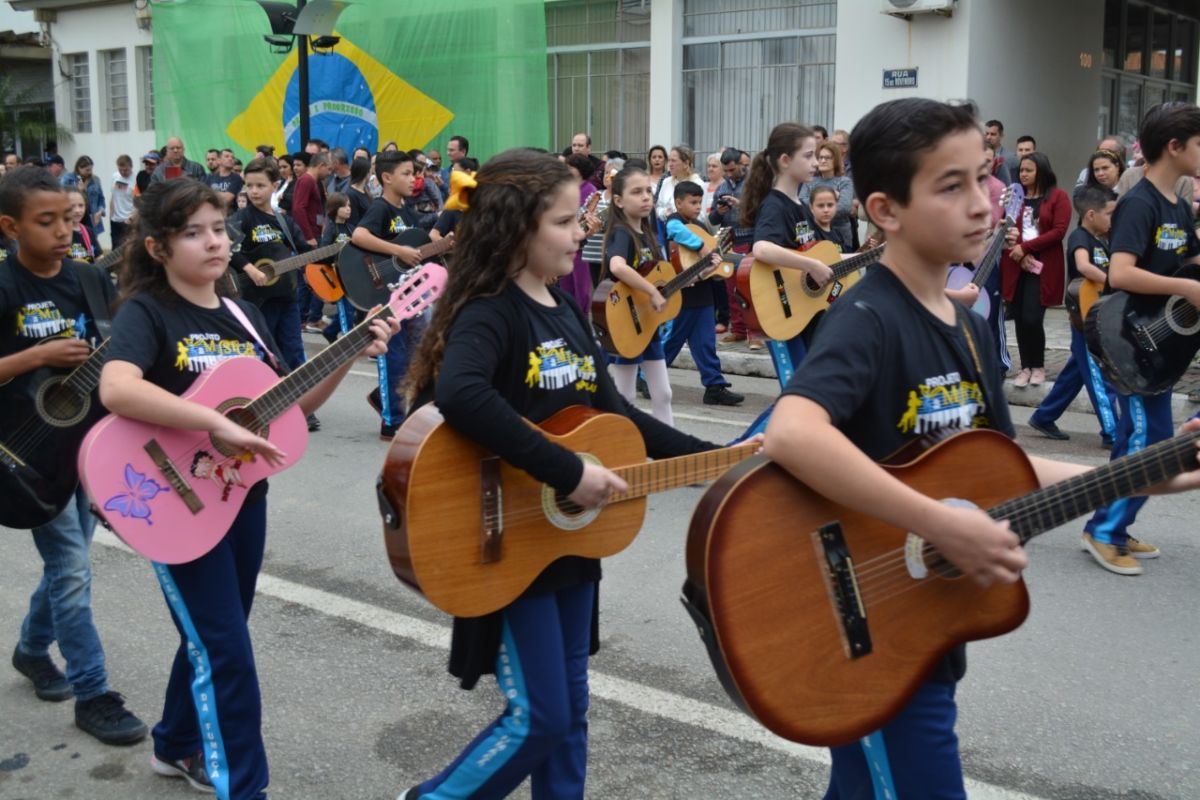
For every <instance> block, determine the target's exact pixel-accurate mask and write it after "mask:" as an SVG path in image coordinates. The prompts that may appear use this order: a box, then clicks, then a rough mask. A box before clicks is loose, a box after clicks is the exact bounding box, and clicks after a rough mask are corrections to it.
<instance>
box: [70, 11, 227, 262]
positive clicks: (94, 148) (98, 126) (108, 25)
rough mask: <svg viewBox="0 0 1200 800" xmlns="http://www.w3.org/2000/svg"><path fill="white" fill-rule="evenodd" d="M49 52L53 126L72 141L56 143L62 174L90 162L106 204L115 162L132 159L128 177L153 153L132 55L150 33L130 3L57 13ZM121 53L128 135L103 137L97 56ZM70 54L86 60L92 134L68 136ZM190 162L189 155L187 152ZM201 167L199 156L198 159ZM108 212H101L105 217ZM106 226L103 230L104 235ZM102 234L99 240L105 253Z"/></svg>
mask: <svg viewBox="0 0 1200 800" xmlns="http://www.w3.org/2000/svg"><path fill="white" fill-rule="evenodd" d="M50 35H51V38H52V46H53V52H54V56H53V67H54V90H55V91H54V98H55V99H54V105H55V113H56V116H57V117H58V121H59V123H60V124H61V125H62V126H63V127H65V128H67V129H69V130H72V135H73V136H74V140H73V141H70V142H59V146H58V152H59V154H60V155H62V157H63V160H64V161H65V162H66V166H67V169H68V170H70V169H72V168H73V167H74V166H75V160H76V159H77V158H78V157H79V156H82V155H87V156H90V157H91V159H92V161H93V162H95V165H96V166H95V173H96V175H98V176H100V180H101V182H102V184H103V186H104V195H105V198H106V199H107V198H108V197H109V196H110V195H111V190H112V174H113V173H114V172H116V169H117V167H116V161H117V156H119V155H122V154H125V155H128V156H129V157H130V158H132V159H133V162H134V171H137V170H138V169H140V168H141V165H140V161H139V159H140V158H141V156H142V155H144V154H145V153H146V152H148V151H149V150H151V149H154V148H155V147H156V137H155V134H154V129H153V125H152V124H151V121H150V120H146V119H143V118H142V95H141V92H142V87H141V86H140V85H139V83H140V82H139V80H138V59H137V50H136V49H135V48H137V47H139V46H150V45H152V44H153V38H152V36H151V33H150V31H148V30H142V29H140V28H139V27H138V26H137V20H136V18H135V17H134V11H133V3H132V2H129V3H120V4H116V5H104V6H94V7H88V8H77V9H71V10H70V11H59V12H58V14H57V20H56V21H55V22H54V23H53V24H52V25H51V26H50ZM117 49H124V50H125V59H126V61H125V63H126V80H127V82H128V92H129V105H130V109H129V115H130V116H129V130H128V131H108V130H106V128H107V124H106V121H107V114H106V111H107V109H106V107H105V105H104V99H105V96H106V95H105V87H104V83H103V81H104V74H103V70H102V69H101V62H100V56H99V51H101V50H117ZM71 53H87V54H88V78H89V80H90V82H91V92H90V95H91V111H92V114H91V116H92V130H91V132H90V133H80V132H78V131H75V130H73V125H74V120H73V115H72V113H71V82H70V78H69V74H68V72H67V64H66V59H65V58H63V56H65V55H67V54H71ZM188 155H189V156H191V157H192V158H195V157H196V155H197V154H196V153H195V152H190V151H189V152H188ZM199 160H200V161H201V162H203V160H204V154H203V152H201V153H200V154H199ZM107 212H108V210H107V209H105V213H106V214H107ZM107 227H108V226H107V223H106V224H105V228H106V229H107ZM107 238H108V237H107V233H106V234H105V235H104V236H103V239H104V240H105V246H106V247H107V244H108V242H107Z"/></svg>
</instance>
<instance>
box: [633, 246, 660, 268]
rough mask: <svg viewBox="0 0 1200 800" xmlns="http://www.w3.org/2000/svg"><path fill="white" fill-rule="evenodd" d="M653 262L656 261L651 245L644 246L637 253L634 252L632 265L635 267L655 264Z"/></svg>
mask: <svg viewBox="0 0 1200 800" xmlns="http://www.w3.org/2000/svg"><path fill="white" fill-rule="evenodd" d="M653 263H654V251H653V250H651V249H650V248H649V247H643V248H642V249H641V250H638V251H637V252H636V253H634V255H633V264H632V265H631V266H632V267H633V268H634V269H638V268H640V267H641V266H642V265H643V264H653Z"/></svg>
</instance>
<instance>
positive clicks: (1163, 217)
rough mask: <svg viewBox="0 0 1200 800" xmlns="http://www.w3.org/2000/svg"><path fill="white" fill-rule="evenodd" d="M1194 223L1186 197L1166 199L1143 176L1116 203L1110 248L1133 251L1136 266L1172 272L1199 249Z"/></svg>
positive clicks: (1158, 273)
mask: <svg viewBox="0 0 1200 800" xmlns="http://www.w3.org/2000/svg"><path fill="white" fill-rule="evenodd" d="M1195 224H1196V223H1195V220H1194V219H1193V217H1192V210H1191V208H1189V207H1188V203H1187V201H1186V200H1183V199H1181V198H1178V197H1177V198H1175V199H1174V200H1168V199H1167V198H1166V197H1163V194H1162V192H1160V191H1159V190H1158V189H1157V188H1156V187H1155V186H1154V184H1153V183H1151V182H1150V181H1149V180H1148V179H1146V178H1142V179H1141V180H1140V181H1138V182H1137V183H1136V184H1134V186H1133V188H1132V189H1130V190H1129V191H1128V192H1126V193H1125V194H1124V195H1123V196H1122V197H1121V200H1120V201H1119V202H1118V203H1117V210H1116V211H1115V212H1114V213H1113V221H1112V233H1111V234H1109V242H1110V247H1109V250H1110V252H1113V253H1132V254H1133V255H1134V256H1135V257H1136V258H1137V262H1136V263H1137V265H1138V266H1139V267H1141V268H1142V269H1145V270H1149V271H1150V272H1153V273H1154V274H1155V275H1173V274H1174V273H1175V271H1176V270H1178V269H1179V267H1180V266H1181V265H1182V264H1183V262H1184V261H1186V260H1187V259H1189V258H1192V257H1193V256H1195V255H1196V254H1198V253H1200V241H1197V239H1196V229H1195Z"/></svg>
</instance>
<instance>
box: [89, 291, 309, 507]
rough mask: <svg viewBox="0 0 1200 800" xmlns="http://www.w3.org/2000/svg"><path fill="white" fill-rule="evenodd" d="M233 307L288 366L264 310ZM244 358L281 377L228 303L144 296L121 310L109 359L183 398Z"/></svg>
mask: <svg viewBox="0 0 1200 800" xmlns="http://www.w3.org/2000/svg"><path fill="white" fill-rule="evenodd" d="M233 302H235V303H237V304H238V307H239V308H240V309H241V310H242V312H243V313H244V314H245V315H246V317H247V318H248V319H249V320H250V322H251V324H252V325H253V326H254V330H255V331H257V332H258V335H259V338H261V339H262V340H263V343H264V344H266V346H267V347H269V348H270V349H271V352H272V354H273V355H274V359H275V363H276V364H280V365H283V364H286V363H287V362H286V361H285V360H284V358H283V354H282V353H281V352H279V347H278V346H277V345H276V344H275V340H274V339H272V338H271V331H270V330H269V329H268V327H267V321H266V319H264V318H263V315H262V312H261V311H259V309H258V307H257V306H255V305H253V304H252V303H250V302H247V301H245V300H241V299H238V300H234V301H233ZM242 356H250V357H253V358H257V359H259V360H260V361H262V362H264V363H265V364H266V365H267V366H268V367H271V368H272V369H275V371H276V372H277V373H278V372H279V370H278V369H276V368H275V367H274V366H273V365H272V363H271V359H270V358H268V357H266V354H264V353H263V350H262V347H260V346H259V344H258V342H256V341H255V339H254V337H253V336H252V335H251V334H250V332H249V331H247V330H246V329H245V327H243V326H242V323H241V322H239V321H238V320H237V318H236V317H234V316H233V314H232V313H230V311H229V309H227V308H226V307H225V304H224V303H222V304H221V306H220V307H219V308H203V307H202V306H198V305H195V304H194V303H189V302H188V301H187V300H184V299H183V298H181V297H176V298H175V299H174V300H173V301H171V302H168V301H165V300H162V299H160V298H158V297H155V296H153V295H151V294H149V293H143V294H138V295H135V296H133V297H131V298H129V299H128V300H126V301H125V302H124V303H122V304H121V307H120V309H118V311H117V316H116V318H115V319H114V320H113V334H112V339H111V340H110V341H109V345H108V353H107V354H106V356H105V359H104V360H105V363H108V362H110V361H125V362H128V363H130V364H134V365H136V366H137V367H138V368H140V369H141V370H142V377H143V378H145V379H146V380H147V381H149V382H150V383H153V384H154V385H155V386H161V387H162V388H163V389H166V390H167V391H168V392H170V393H171V394H175V395H179V394H183V393H184V392H185V391H187V389H188V388H189V387H190V386H191V385H192V384H193V383H194V382H195V380H196V378H198V377H200V373H202V372H204V371H205V370H206V369H210V368H211V367H215V366H216V365H217V364H219V363H221V362H222V361H227V360H228V359H231V358H239V357H242ZM218 466H219V465H218ZM266 486H267V482H266V481H265V480H264V481H261V482H259V483H258V484H255V486H254V487H252V488H251V490H250V492H249V493H248V494H247V497H246V502H252V501H254V500H257V499H259V498H261V497H262V496H263V495H264V494H265V493H266V491H267V488H266Z"/></svg>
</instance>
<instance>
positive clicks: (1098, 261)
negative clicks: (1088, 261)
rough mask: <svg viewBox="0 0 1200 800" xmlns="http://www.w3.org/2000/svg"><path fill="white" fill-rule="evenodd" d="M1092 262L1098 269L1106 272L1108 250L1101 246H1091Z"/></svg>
mask: <svg viewBox="0 0 1200 800" xmlns="http://www.w3.org/2000/svg"><path fill="white" fill-rule="evenodd" d="M1092 263H1093V264H1095V265H1096V266H1097V267H1099V268H1100V269H1102V270H1104V271H1105V272H1108V251H1107V250H1105V249H1104V248H1103V247H1099V246H1097V247H1093V248H1092Z"/></svg>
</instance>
